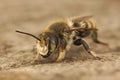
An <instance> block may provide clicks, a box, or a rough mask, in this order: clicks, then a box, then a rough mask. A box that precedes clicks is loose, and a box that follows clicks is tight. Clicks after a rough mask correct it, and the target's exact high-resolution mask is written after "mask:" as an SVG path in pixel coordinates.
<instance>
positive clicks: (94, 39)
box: [91, 31, 108, 46]
mask: <svg viewBox="0 0 120 80" xmlns="http://www.w3.org/2000/svg"><path fill="white" fill-rule="evenodd" d="M91 37H92V40H93V41H94V42H95V43H98V44H102V45H105V46H108V44H107V43H104V42H101V41H99V40H98V33H97V32H96V31H93V32H92V35H91Z"/></svg>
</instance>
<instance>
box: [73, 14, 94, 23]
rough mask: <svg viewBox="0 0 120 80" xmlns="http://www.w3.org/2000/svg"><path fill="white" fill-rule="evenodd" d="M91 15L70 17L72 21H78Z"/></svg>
mask: <svg viewBox="0 0 120 80" xmlns="http://www.w3.org/2000/svg"><path fill="white" fill-rule="evenodd" d="M92 17H93V15H88V16H83V17H73V18H71V20H72V22H80V21H82V20H86V19H89V18H92Z"/></svg>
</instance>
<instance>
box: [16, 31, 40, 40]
mask: <svg viewBox="0 0 120 80" xmlns="http://www.w3.org/2000/svg"><path fill="white" fill-rule="evenodd" d="M16 32H18V33H21V34H26V35H29V36H32V37H33V38H35V39H37V40H39V41H41V40H40V39H39V38H38V37H36V36H34V35H33V34H30V33H27V32H22V31H19V30H16Z"/></svg>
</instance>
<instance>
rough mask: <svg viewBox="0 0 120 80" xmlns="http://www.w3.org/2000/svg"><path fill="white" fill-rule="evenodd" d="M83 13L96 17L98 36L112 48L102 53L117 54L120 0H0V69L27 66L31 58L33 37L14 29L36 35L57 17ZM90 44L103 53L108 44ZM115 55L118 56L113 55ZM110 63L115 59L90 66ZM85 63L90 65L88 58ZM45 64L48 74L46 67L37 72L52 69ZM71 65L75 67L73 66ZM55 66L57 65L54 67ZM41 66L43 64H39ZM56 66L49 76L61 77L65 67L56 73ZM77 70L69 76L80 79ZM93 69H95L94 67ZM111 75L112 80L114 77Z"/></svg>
mask: <svg viewBox="0 0 120 80" xmlns="http://www.w3.org/2000/svg"><path fill="white" fill-rule="evenodd" d="M86 15H93V16H94V17H93V18H94V19H95V20H96V22H97V25H98V28H99V38H100V39H101V40H103V41H104V42H107V43H109V45H110V48H112V51H111V52H104V54H105V53H106V54H108V53H109V54H112V53H114V54H117V55H118V53H119V51H120V42H119V40H120V37H119V34H120V22H119V21H120V1H119V0H0V65H1V66H0V68H1V70H2V69H3V70H9V69H11V68H16V67H21V66H26V64H27V66H28V64H29V62H30V61H31V60H32V59H33V57H31V56H33V53H32V52H31V50H32V48H33V47H34V46H35V43H36V41H35V40H34V39H33V38H31V37H28V36H25V35H21V34H18V33H16V32H15V30H21V31H25V32H29V33H32V34H34V35H36V36H38V35H39V34H40V33H41V32H42V31H43V30H44V28H45V27H46V26H47V25H48V24H49V23H50V22H51V21H54V20H56V19H59V18H70V17H74V16H86ZM88 42H89V40H88ZM89 44H90V45H92V46H91V47H92V49H93V50H95V51H97V53H103V51H106V50H107V51H108V48H106V47H105V46H96V45H93V44H92V43H91V42H90V43H89ZM74 51H76V50H74V49H73V52H74ZM109 57H110V58H113V57H111V55H110V56H109ZM118 57H119V56H118ZM115 59H117V58H116V57H115ZM113 60H114V59H113ZM108 61H109V59H108ZM117 61H119V60H117ZM113 63H114V62H109V64H110V65H108V66H107V65H104V63H102V64H101V63H100V64H96V63H93V65H92V66H91V67H90V69H93V68H92V67H93V66H94V65H95V66H94V68H96V67H98V66H96V65H102V66H104V67H111V68H112V65H113ZM63 64H64V63H61V64H53V65H57V67H59V68H61V67H62V66H61V65H63ZM73 64H76V66H75V67H77V65H79V63H74V62H73ZM86 64H87V63H86ZM29 65H30V64H29ZM64 65H65V64H64ZM87 65H89V61H88V64H87ZM87 65H84V67H85V69H87V68H88V67H87ZM114 65H117V63H115V64H114ZM47 66H49V68H48V69H45V70H46V71H48V72H47V74H46V73H45V72H46V71H45V72H44V70H43V72H41V71H39V74H42V73H44V74H46V75H48V73H51V70H50V68H51V67H53V66H51V65H50V64H49V65H44V67H47ZM68 66H69V63H68V64H67V65H65V66H64V67H65V68H68ZM40 67H41V66H40ZM72 67H73V68H74V66H72ZM54 68H55V69H56V67H54ZM102 68H103V67H101V68H100V69H102ZM111 68H110V69H109V70H113V71H115V70H116V69H119V67H118V66H117V67H116V69H114V68H113V69H111ZM42 69H44V68H43V67H42ZM70 69H71V68H70ZM49 70H50V71H49ZM56 70H57V69H56ZM56 70H55V71H53V72H52V73H54V74H52V73H51V75H50V76H53V77H52V78H54V76H57V78H58V79H61V78H60V76H61V73H63V72H64V69H63V68H62V70H61V73H60V75H58V74H55V73H56ZM58 70H59V69H58ZM18 71H19V70H18ZM23 71H24V69H23ZM29 71H32V70H31V68H30V69H29V70H28V72H29ZM33 71H34V70H33ZM77 71H78V69H74V70H73V72H75V75H74V76H73V78H71V79H74V77H77V78H79V79H80V77H78V75H76V74H79V73H80V71H78V72H79V73H78V72H77ZM104 71H108V70H106V68H105V70H103V72H104ZM119 71H120V70H119ZM34 72H35V71H34ZM95 72H96V73H98V72H97V71H95ZM35 73H38V72H35ZM68 73H69V71H68ZM92 73H94V72H92V71H90V74H92ZM108 73H109V72H108ZM119 73H120V72H119ZM65 74H67V73H65ZM85 74H87V76H88V74H89V73H88V72H87V70H86V72H85ZM106 74H107V73H106ZM71 75H72V73H70V75H69V74H68V75H67V77H68V76H71ZM62 76H63V75H62ZM109 76H110V75H109ZM43 77H44V76H43ZM65 77H66V76H65ZM97 78H98V77H95V76H94V79H97ZM45 79H48V78H45ZM63 79H64V78H63ZM66 79H69V78H66ZM88 79H89V77H88ZM100 79H101V78H100ZM107 79H109V78H107ZM110 79H111V80H112V79H113V77H112V78H110ZM110 79H109V80H110ZM119 79H120V77H118V80H119ZM91 80H93V79H91ZM116 80H117V79H116Z"/></svg>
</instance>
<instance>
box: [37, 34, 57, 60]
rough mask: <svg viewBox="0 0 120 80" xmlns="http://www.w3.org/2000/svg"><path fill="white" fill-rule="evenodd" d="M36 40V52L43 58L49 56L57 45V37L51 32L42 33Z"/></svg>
mask: <svg viewBox="0 0 120 80" xmlns="http://www.w3.org/2000/svg"><path fill="white" fill-rule="evenodd" d="M39 38H40V39H41V40H40V41H37V52H38V53H39V54H40V55H41V56H42V57H44V58H47V57H49V56H50V55H51V54H52V53H54V52H55V51H56V49H57V47H58V43H59V42H58V38H57V37H56V36H55V35H54V34H51V33H42V34H40V35H39Z"/></svg>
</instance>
